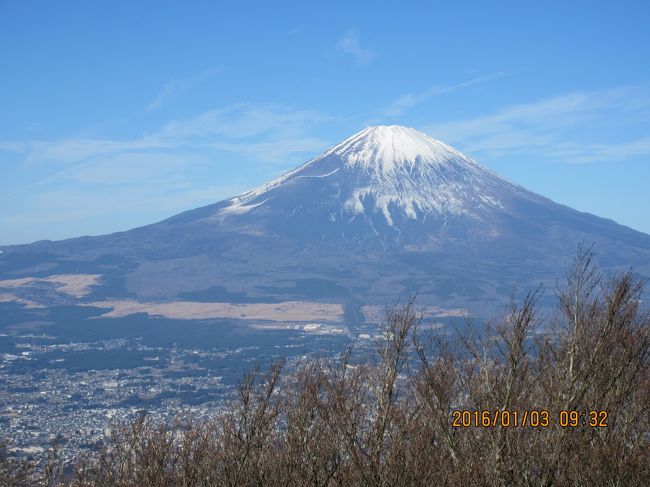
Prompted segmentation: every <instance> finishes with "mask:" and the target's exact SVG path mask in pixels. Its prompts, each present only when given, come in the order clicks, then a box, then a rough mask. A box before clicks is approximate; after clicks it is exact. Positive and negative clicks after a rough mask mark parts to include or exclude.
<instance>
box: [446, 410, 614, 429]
mask: <svg viewBox="0 0 650 487" xmlns="http://www.w3.org/2000/svg"><path fill="white" fill-rule="evenodd" d="M607 419H608V413H607V411H602V410H600V411H597V410H593V411H586V412H580V411H565V410H562V411H560V412H559V413H557V414H556V415H553V414H551V413H550V412H549V411H547V410H545V409H530V410H528V409H524V410H522V411H509V410H507V409H506V410H501V409H495V410H485V411H477V410H474V411H472V410H456V411H452V421H451V425H452V427H454V428H520V427H521V428H525V427H530V428H548V427H550V426H553V425H555V424H557V425H559V426H561V427H562V428H578V427H591V428H606V427H607Z"/></svg>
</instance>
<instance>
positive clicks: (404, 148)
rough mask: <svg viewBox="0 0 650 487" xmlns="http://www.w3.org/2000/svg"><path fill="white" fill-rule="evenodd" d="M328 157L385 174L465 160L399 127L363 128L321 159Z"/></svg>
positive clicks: (451, 150) (418, 134)
mask: <svg viewBox="0 0 650 487" xmlns="http://www.w3.org/2000/svg"><path fill="white" fill-rule="evenodd" d="M330 154H336V155H337V156H339V157H341V159H343V160H345V161H346V164H348V165H351V166H360V167H362V168H364V169H366V170H371V171H374V172H378V173H379V172H380V173H384V174H387V175H389V174H390V173H391V172H394V171H396V170H398V169H403V168H406V169H412V168H413V167H415V165H417V164H423V165H442V164H445V163H446V162H448V161H449V160H452V159H466V158H465V156H463V155H462V154H461V153H460V152H458V151H456V150H454V149H453V148H451V147H449V146H448V145H447V144H444V143H443V142H440V141H438V140H435V139H432V138H431V137H429V136H428V135H426V134H424V133H422V132H419V131H417V130H415V129H412V128H410V127H402V126H399V125H379V126H371V127H367V128H365V129H364V130H362V131H361V132H358V133H357V134H355V135H353V136H352V137H350V138H348V139H346V140H344V141H343V142H341V143H340V144H338V145H336V146H334V147H332V148H331V149H330V150H328V151H327V152H325V154H323V155H322V156H321V157H326V156H328V155H330ZM466 160H467V162H470V161H469V159H466Z"/></svg>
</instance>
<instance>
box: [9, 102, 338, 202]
mask: <svg viewBox="0 0 650 487" xmlns="http://www.w3.org/2000/svg"><path fill="white" fill-rule="evenodd" d="M327 120H329V118H328V117H326V116H324V115H322V114H320V113H319V112H316V111H312V110H300V109H296V108H293V107H291V106H286V105H279V104H262V105H253V104H235V105H230V106H227V107H223V108H220V109H215V110H209V111H206V112H204V113H202V114H199V115H196V116H194V117H190V118H186V119H182V120H176V121H172V122H169V123H167V124H165V125H164V126H162V127H161V128H160V129H159V130H157V131H155V132H152V133H150V134H146V135H143V136H141V137H139V138H136V139H130V140H117V139H99V138H70V139H62V140H52V141H44V140H31V141H18V142H10V143H3V142H0V145H2V147H6V148H7V149H8V150H11V151H13V152H17V153H19V154H21V155H22V157H23V162H22V169H23V172H26V173H29V171H32V172H33V173H34V174H35V175H38V177H35V178H34V180H33V181H31V182H29V183H28V184H23V185H22V186H20V187H18V188H17V189H15V190H14V191H13V192H11V193H12V194H18V193H21V194H27V193H30V192H32V191H34V190H36V189H38V190H39V191H41V190H42V189H43V188H45V187H48V186H50V185H52V184H54V183H62V184H70V183H79V184H88V185H92V186H97V185H103V186H109V185H120V184H122V185H123V184H129V183H137V184H140V185H143V184H147V183H150V182H151V181H154V180H155V181H158V183H159V186H160V188H164V187H166V186H167V185H169V183H170V181H172V180H173V179H174V178H178V177H182V178H184V175H185V174H186V173H189V174H192V175H194V177H195V178H196V177H198V176H197V173H198V172H199V171H200V170H207V169H206V168H212V171H214V168H215V167H220V166H221V167H222V168H223V169H224V170H226V169H225V166H224V164H225V163H226V162H225V161H226V160H227V161H232V160H233V155H234V157H235V160H239V161H241V162H244V161H245V160H246V161H248V164H251V165H252V166H254V165H256V164H260V163H269V164H277V165H280V166H285V167H290V166H291V165H293V164H294V163H296V162H300V161H301V160H302V159H303V158H304V157H305V156H308V155H309V156H311V155H313V154H314V153H315V152H317V151H318V150H320V149H323V148H325V146H326V145H327V142H326V141H324V140H323V139H321V138H319V137H315V136H313V135H311V134H310V132H311V130H312V129H313V128H314V127H315V126H316V125H318V124H322V123H324V122H326V121H327ZM225 153H229V154H230V155H226V154H225ZM202 168H203V169H202ZM226 172H228V171H227V170H226ZM270 172H271V175H275V172H273V170H270ZM185 179H187V178H185ZM161 190H162V189H161Z"/></svg>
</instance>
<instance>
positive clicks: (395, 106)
mask: <svg viewBox="0 0 650 487" xmlns="http://www.w3.org/2000/svg"><path fill="white" fill-rule="evenodd" d="M510 74H511V72H510V71H499V72H497V73H492V74H489V75H486V76H480V77H478V78H473V79H470V80H467V81H463V82H462V83H456V84H453V85H445V86H433V87H432V88H430V89H428V90H426V91H423V92H420V93H407V94H405V95H402V96H400V97H399V98H398V99H397V100H395V101H393V102H392V103H391V104H389V105H388V106H387V107H386V108H384V109H383V110H382V113H383V114H385V115H402V114H404V113H405V112H406V111H408V110H409V109H411V108H413V107H416V106H418V105H421V104H422V103H424V102H426V101H427V100H428V99H429V98H432V97H434V96H439V95H443V94H445V93H450V92H452V91H456V90H459V89H462V88H466V87H468V86H472V85H476V84H480V83H485V82H486V81H492V80H495V79H498V78H503V77H504V76H508V75H510Z"/></svg>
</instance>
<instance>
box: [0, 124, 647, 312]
mask: <svg viewBox="0 0 650 487" xmlns="http://www.w3.org/2000/svg"><path fill="white" fill-rule="evenodd" d="M577 184H579V183H577ZM581 242H583V243H587V244H592V243H593V244H594V249H595V251H596V254H597V259H598V261H599V263H600V264H601V265H602V266H603V267H604V268H605V269H608V270H620V269H627V268H629V267H634V268H635V270H636V271H637V272H638V273H639V274H641V275H643V276H650V236H649V235H646V234H643V233H641V232H637V231H635V230H632V229H630V228H627V227H624V226H622V225H619V224H617V223H615V222H613V221H611V220H606V219H603V218H599V217H596V216H593V215H590V214H587V213H581V212H578V211H576V210H573V209H571V208H569V207H566V206H563V205H561V204H557V203H555V202H553V201H551V200H549V199H547V198H544V197H542V196H539V195H537V194H535V193H532V192H530V191H528V190H526V189H524V188H522V187H521V186H518V185H516V184H513V183H511V182H508V181H506V180H504V179H502V178H500V177H499V176H497V175H495V174H494V173H492V172H491V171H489V170H487V169H485V168H484V167H482V166H480V165H479V164H477V163H476V162H474V161H473V160H471V159H470V158H468V157H466V156H465V155H463V154H461V153H460V152H459V151H457V150H455V149H454V148H452V147H450V146H448V145H446V144H444V143H443V142H440V141H437V140H434V139H432V138H430V137H429V136H427V135H425V134H423V133H421V132H418V131H416V130H414V129H411V128H406V127H400V126H375V127H368V128H366V129H364V130H362V131H361V132H359V133H357V134H355V135H353V136H352V137H350V138H348V139H346V140H344V141H343V142H341V143H340V144H338V145H335V146H334V147H332V148H331V149H329V150H327V151H326V152H325V153H323V154H321V155H319V156H318V157H315V158H314V159H311V160H310V161H308V162H306V163H305V164H303V165H301V166H300V167H298V168H296V169H294V170H292V171H290V172H288V173H286V174H284V175H282V176H280V177H278V178H277V179H274V180H272V181H270V182H268V183H266V184H264V185H262V186H259V187H257V188H255V189H252V190H250V191H248V192H246V193H243V194H241V195H239V196H236V197H234V198H231V199H228V200H225V201H221V202H218V203H216V204H213V205H209V206H205V207H202V208H198V209H195V210H190V211H187V212H185V213H182V214H179V215H176V216H174V217H171V218H169V219H167V220H164V221H162V222H159V223H155V224H152V225H149V226H145V227H140V228H136V229H133V230H130V231H127V232H120V233H114V234H111V235H105V236H99V237H81V238H76V239H70V240H65V241H60V242H50V241H41V242H36V243H33V244H30V245H18V246H8V247H2V248H1V250H2V253H1V254H0V300H4V301H11V300H14V301H16V302H17V303H22V305H24V306H51V305H52V304H57V303H58V304H62V303H66V304H76V305H92V306H100V307H101V306H103V307H107V308H110V309H112V312H114V313H117V312H118V311H119V312H121V313H122V315H125V314H128V313H129V312H148V313H150V314H155V313H157V312H160V313H161V314H164V311H161V310H162V309H163V308H161V306H162V305H164V304H165V303H167V304H170V303H175V305H176V308H175V309H177V310H178V309H196V306H198V305H196V306H195V307H194V308H191V306H190V305H188V304H187V303H201V304H202V305H203V306H204V308H205V306H206V305H207V304H209V303H212V304H216V303H220V304H221V305H222V308H219V309H224V308H223V306H225V305H226V304H228V305H229V306H235V305H238V306H241V307H242V308H238V309H244V308H243V307H244V306H245V305H248V306H249V307H250V306H254V305H260V304H263V303H266V304H267V305H268V304H274V303H275V304H277V303H311V304H312V305H318V304H320V305H323V306H326V305H329V306H340V309H341V310H342V311H341V313H340V314H339V315H337V316H338V318H336V319H339V320H346V319H348V320H357V321H363V320H368V319H370V318H369V312H368V310H369V309H371V308H372V307H373V306H375V307H376V306H380V305H381V306H383V305H385V304H387V303H393V302H395V300H396V299H398V298H404V297H406V296H407V295H409V294H411V293H414V292H418V296H419V297H418V301H419V302H420V303H422V304H425V305H427V306H429V307H430V308H431V309H437V310H444V309H463V310H468V311H471V312H475V313H482V312H492V311H493V310H495V309H497V308H499V307H500V306H501V305H502V304H503V302H504V299H505V298H507V297H508V296H509V294H510V293H511V291H512V288H513V286H516V287H517V288H520V289H529V288H533V287H536V286H537V285H539V283H547V284H551V285H552V284H553V283H554V282H555V280H556V279H557V278H561V277H562V275H563V272H564V269H566V267H567V264H568V262H569V261H570V259H571V258H572V256H573V255H574V254H575V250H576V246H577V245H578V243H581ZM74 276H76V277H74ZM82 276H86V277H82ZM89 276H92V277H89ZM75 279H76V280H75ZM75 282H76V283H77V287H76V288H75V287H74V286H75V285H74V283H75ZM80 282H81V283H82V284H79V283H80ZM17 283H18V284H17ZM83 283H86V284H83ZM73 288H74V289H76V290H77V292H76V294H75V293H74V292H66V289H67V290H68V291H70V289H73ZM3 293H4V294H3ZM551 294H552V293H551ZM3 296H4V297H3ZM98 303H99V304H98ZM125 303H126V304H125ZM179 303H185V304H183V305H181V304H179ZM147 306H148V307H147ZM154 306H158V307H157V308H155V309H154V308H152V307H154ZM179 306H180V308H179ZM182 306H186V308H183V307H182ZM187 306H190V307H189V308H188V307H187ZM204 308H201V309H204ZM152 309H153V311H152ZM164 309H168V308H164ZM210 309H212V308H210ZM215 309H216V308H215ZM229 309H230V308H229ZM332 309H334V308H332ZM156 310H157V311H156ZM231 311H232V310H231ZM258 311H259V309H258ZM168 312H169V311H168ZM179 313H180V312H179ZM215 313H217V312H216V311H215ZM217 314H218V313H217ZM258 314H259V313H258ZM262 314H263V313H262ZM199 315H200V313H199ZM244 315H245V313H244V314H242V316H244ZM334 315H336V313H334ZM334 315H333V316H334ZM192 316H195V315H192ZM201 316H204V315H201ZM207 316H209V314H208V315H207ZM256 316H257V315H256Z"/></svg>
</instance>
